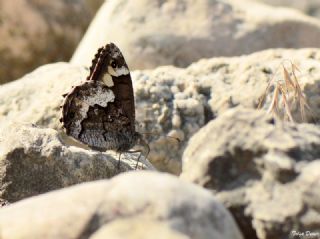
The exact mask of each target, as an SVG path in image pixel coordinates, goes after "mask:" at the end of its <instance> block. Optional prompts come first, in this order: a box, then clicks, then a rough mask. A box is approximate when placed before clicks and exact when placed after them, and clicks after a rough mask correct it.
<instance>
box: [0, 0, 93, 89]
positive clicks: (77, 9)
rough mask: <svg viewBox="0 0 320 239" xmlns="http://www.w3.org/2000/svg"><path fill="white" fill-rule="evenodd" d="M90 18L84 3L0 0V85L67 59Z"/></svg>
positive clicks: (82, 0)
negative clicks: (51, 63) (40, 67)
mask: <svg viewBox="0 0 320 239" xmlns="http://www.w3.org/2000/svg"><path fill="white" fill-rule="evenodd" d="M70 16H71V17H70ZM92 17H93V12H91V11H89V8H88V6H87V3H86V2H85V1H84V0H77V1H69V0H58V1H43V0H41V1H39V0H16V1H5V0H1V1H0V38H1V45H0V54H1V58H0V66H1V67H0V84H1V83H5V82H9V81H12V80H14V79H16V78H18V77H21V76H22V75H24V74H25V73H27V72H29V71H31V70H33V69H34V68H36V67H37V66H39V65H42V64H45V63H48V62H53V61H61V60H68V59H69V58H70V56H71V54H72V53H73V51H74V49H75V47H76V46H77V44H78V42H79V40H80V38H81V37H82V34H83V32H84V31H85V29H86V28H87V26H88V25H89V22H90V20H91V18H92Z"/></svg>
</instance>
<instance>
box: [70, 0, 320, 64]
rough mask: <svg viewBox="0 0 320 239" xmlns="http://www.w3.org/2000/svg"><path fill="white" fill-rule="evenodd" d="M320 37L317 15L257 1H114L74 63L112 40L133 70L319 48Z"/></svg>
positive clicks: (100, 16) (103, 11) (93, 26)
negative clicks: (309, 14) (211, 59)
mask: <svg viewBox="0 0 320 239" xmlns="http://www.w3.org/2000/svg"><path fill="white" fill-rule="evenodd" d="M97 36H99V37H97ZM306 36H307V37H306ZM319 38H320V22H319V21H317V20H316V19H312V18H309V17H307V16H305V15H303V14H300V13H299V12H297V11H294V10H290V9H278V8H274V7H269V6H267V5H264V4H260V3H257V2H253V1H245V0H242V1H238V0H221V1H217V0H215V1H212V0H201V1H197V2H194V1H191V0H172V1H160V0H158V1H153V0H143V1H139V2H132V1H129V0H121V1H119V0H110V1H106V2H105V3H104V4H103V5H102V7H101V8H100V10H99V12H98V13H97V15H96V17H95V18H94V20H93V21H92V23H91V25H90V27H89V29H88V31H87V33H86V34H85V36H84V37H83V39H82V41H81V43H80V45H79V46H78V48H77V50H76V52H75V53H74V55H73V57H72V59H71V62H72V63H75V64H80V65H86V66H89V65H90V64H91V56H93V55H94V54H95V52H96V49H97V48H98V47H100V46H102V45H104V44H105V43H106V42H109V41H112V42H115V43H116V44H117V45H119V47H120V49H122V51H123V52H124V54H125V58H126V60H127V63H128V65H129V66H131V68H132V69H151V68H155V67H157V66H160V65H175V66H178V67H186V66H188V65H189V64H191V63H193V62H194V61H197V60H199V59H201V58H211V57H217V56H238V55H242V54H248V53H252V52H256V51H260V50H263V49H268V48H303V47H319V46H320V42H319V41H318V39H319Z"/></svg>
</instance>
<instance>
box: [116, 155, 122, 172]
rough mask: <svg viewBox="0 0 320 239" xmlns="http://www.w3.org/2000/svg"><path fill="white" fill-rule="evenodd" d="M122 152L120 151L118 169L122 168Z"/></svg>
mask: <svg viewBox="0 0 320 239" xmlns="http://www.w3.org/2000/svg"><path fill="white" fill-rule="evenodd" d="M121 154H122V152H119V158H118V165H117V168H118V169H120V163H121Z"/></svg>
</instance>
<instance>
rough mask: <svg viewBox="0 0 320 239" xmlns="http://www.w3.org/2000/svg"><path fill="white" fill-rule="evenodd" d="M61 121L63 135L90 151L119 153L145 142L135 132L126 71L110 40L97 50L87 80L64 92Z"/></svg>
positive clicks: (132, 104)
mask: <svg viewBox="0 0 320 239" xmlns="http://www.w3.org/2000/svg"><path fill="white" fill-rule="evenodd" d="M61 121H62V123H63V126H64V128H65V131H66V133H67V135H69V136H71V137H73V138H75V139H76V140H78V141H80V142H82V143H84V144H86V145H87V146H89V147H90V148H92V149H94V150H99V151H106V150H114V151H117V152H120V153H121V152H127V151H128V150H129V149H131V148H133V147H134V146H135V145H139V144H140V145H143V146H146V145H147V144H146V143H145V142H144V140H143V139H142V136H141V134H139V133H138V132H136V131H135V105H134V94H133V87H132V81H131V76H130V72H129V69H128V66H127V64H126V62H125V60H124V58H123V56H122V54H121V52H120V50H119V49H118V48H117V47H116V46H115V45H114V44H113V43H110V44H108V45H106V46H105V47H103V48H100V49H99V50H98V53H97V54H96V55H95V58H94V59H93V61H92V66H91V68H90V74H89V76H88V77H87V80H86V81H85V82H84V83H82V84H80V85H78V86H76V87H74V88H73V89H72V90H71V91H70V93H68V94H67V95H66V97H65V100H64V103H63V106H62V119H61Z"/></svg>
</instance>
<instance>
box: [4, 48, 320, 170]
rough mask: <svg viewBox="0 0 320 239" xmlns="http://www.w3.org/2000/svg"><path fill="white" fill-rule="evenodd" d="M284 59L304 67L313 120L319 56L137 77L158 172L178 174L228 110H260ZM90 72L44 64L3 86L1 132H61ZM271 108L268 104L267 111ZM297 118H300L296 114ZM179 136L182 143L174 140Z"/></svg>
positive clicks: (267, 57) (266, 56) (231, 61)
mask: <svg viewBox="0 0 320 239" xmlns="http://www.w3.org/2000/svg"><path fill="white" fill-rule="evenodd" d="M284 59H290V60H292V61H293V62H295V63H296V65H297V66H298V67H299V68H300V70H301V73H298V79H299V81H300V83H301V87H302V88H303V92H304V93H305V95H306V98H307V101H308V103H309V105H310V107H311V108H312V111H313V116H312V114H311V113H310V112H309V111H306V113H307V119H308V121H309V122H317V121H318V120H319V115H320V107H319V105H320V103H319V99H320V98H319V95H320V82H319V79H320V70H319V67H318V65H319V60H320V51H319V50H317V49H303V50H267V51H262V52H258V53H254V54H252V55H249V56H242V57H234V58H212V59H209V60H201V61H199V62H197V63H194V64H192V65H191V66H190V67H188V68H185V69H181V68H175V67H172V66H166V67H159V68H157V69H155V70H152V71H151V70H145V71H134V72H132V79H133V86H134V89H135V99H136V103H137V104H136V112H137V121H138V123H139V124H140V125H138V126H139V127H137V131H139V132H141V133H152V134H151V135H146V136H147V140H148V142H149V143H150V146H151V152H150V155H149V159H150V160H151V161H152V163H153V164H154V165H155V166H156V167H157V168H158V169H161V170H165V171H169V172H173V173H176V174H178V173H179V172H180V171H181V160H180V159H181V155H182V152H183V150H184V148H185V145H186V143H187V142H188V139H189V138H190V137H191V136H192V135H193V134H194V133H196V132H197V131H198V130H199V129H200V128H201V127H202V126H203V125H205V124H206V123H207V122H209V121H210V120H211V119H213V118H215V117H216V116H218V115H220V114H221V113H223V112H224V111H226V110H227V109H229V108H233V107H235V106H238V105H242V106H245V107H248V108H256V107H257V105H258V102H259V98H260V97H261V96H262V95H263V93H264V91H265V88H266V86H267V82H268V81H269V80H270V79H271V78H272V77H273V76H274V74H275V73H276V72H277V74H278V73H279V74H280V76H279V77H280V78H283V77H282V76H281V71H279V67H280V65H281V63H282V62H283V60H284ZM87 74H88V72H87V70H85V69H84V68H82V67H77V66H72V65H70V64H67V63H57V64H51V65H46V66H43V67H41V68H39V69H37V70H36V71H34V72H32V73H31V74H28V75H26V76H25V77H23V78H22V79H20V80H17V81H16V82H12V83H10V84H7V85H5V86H3V87H1V88H0V116H1V117H0V127H6V125H7V124H8V123H9V122H12V121H22V122H27V123H33V124H36V125H38V126H41V127H49V128H54V129H60V128H61V124H60V122H59V118H60V109H59V105H60V104H61V103H62V100H63V98H62V97H61V95H62V94H63V93H66V92H68V91H69V90H70V88H71V86H72V85H75V84H78V83H80V82H81V81H82V80H84V79H85V78H86V75H87ZM267 105H268V104H266V106H267ZM292 114H293V116H294V118H295V119H296V120H297V121H299V120H300V113H299V110H298V109H296V108H293V109H292ZM165 135H169V136H174V137H178V138H180V139H181V142H180V143H177V142H176V141H175V140H174V139H172V138H166V137H164V136H165Z"/></svg>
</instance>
